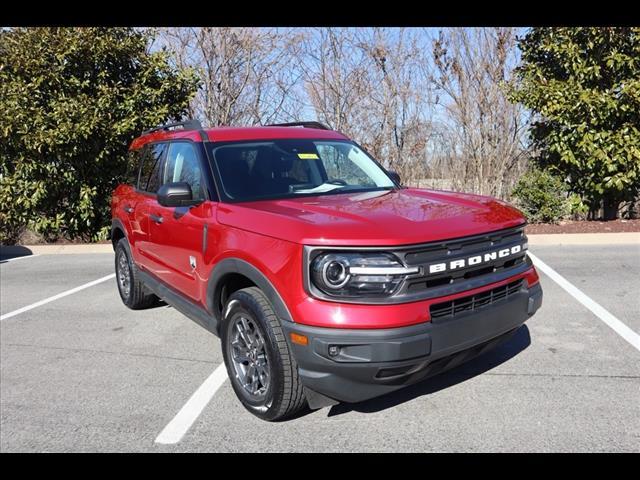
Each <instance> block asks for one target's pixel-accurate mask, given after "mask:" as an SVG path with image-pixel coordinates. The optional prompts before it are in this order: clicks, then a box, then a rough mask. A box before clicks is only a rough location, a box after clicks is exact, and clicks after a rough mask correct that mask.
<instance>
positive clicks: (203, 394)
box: [156, 363, 227, 444]
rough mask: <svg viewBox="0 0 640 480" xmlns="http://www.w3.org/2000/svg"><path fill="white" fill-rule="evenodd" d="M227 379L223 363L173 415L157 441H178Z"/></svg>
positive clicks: (165, 442)
mask: <svg viewBox="0 0 640 480" xmlns="http://www.w3.org/2000/svg"><path fill="white" fill-rule="evenodd" d="M226 379H227V369H226V368H225V366H224V363H223V364H221V365H219V366H218V368H216V369H215V370H214V371H213V373H212V374H211V375H209V377H208V378H207V379H206V380H205V381H204V383H203V384H202V385H200V386H199V387H198V389H197V390H196V391H195V392H194V393H193V395H191V398H189V400H187V403H185V404H184V406H183V407H182V408H181V409H180V411H179V412H178V413H177V414H176V416H175V417H173V420H171V421H170V422H169V423H168V424H167V426H166V427H164V429H163V430H162V431H161V432H160V434H159V435H158V436H157V437H156V443H163V444H173V443H178V442H179V441H180V440H181V439H182V437H183V436H184V434H185V433H187V431H188V430H189V428H191V425H193V422H195V421H196V419H197V418H198V417H199V416H200V414H201V413H202V411H203V410H204V408H205V407H206V406H207V404H208V403H209V401H210V400H211V399H212V398H213V396H214V395H215V393H216V392H217V391H218V389H219V388H220V386H221V385H222V384H223V383H224V381H225V380H226Z"/></svg>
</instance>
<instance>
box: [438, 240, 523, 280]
mask: <svg viewBox="0 0 640 480" xmlns="http://www.w3.org/2000/svg"><path fill="white" fill-rule="evenodd" d="M522 250H523V245H514V246H513V247H511V248H503V249H501V250H496V251H495V252H489V253H485V254H484V255H474V256H473V257H467V258H457V259H455V260H451V261H449V262H442V263H432V264H431V265H429V267H428V271H429V273H430V274H431V273H441V272H446V271H448V270H455V269H457V268H464V267H467V266H473V265H481V264H483V263H487V262H491V261H494V260H497V259H498V258H506V257H510V256H511V255H516V254H518V253H520V252H522Z"/></svg>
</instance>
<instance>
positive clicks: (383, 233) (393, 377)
mask: <svg viewBox="0 0 640 480" xmlns="http://www.w3.org/2000/svg"><path fill="white" fill-rule="evenodd" d="M130 161H131V167H132V169H131V173H132V175H130V177H131V178H130V180H129V182H128V184H122V185H119V186H118V187H117V189H116V190H115V192H114V194H113V199H112V215H113V225H112V231H111V238H112V241H113V246H114V250H115V269H116V280H117V285H118V289H119V292H120V296H121V297H122V301H123V302H124V303H125V305H126V306H128V307H129V308H132V309H140V308H146V307H149V306H151V305H153V304H155V303H156V302H157V301H158V299H159V298H161V299H163V300H164V301H165V302H167V303H168V304H170V305H172V306H173V307H175V308H176V309H177V310H179V311H180V312H182V313H183V314H185V315H186V316H187V317H189V318H191V319H193V320H195V321H196V322H197V323H199V324H200V325H201V326H203V327H204V328H206V329H207V330H209V331H210V332H212V333H214V334H215V335H217V336H219V337H220V338H221V341H222V351H223V355H224V361H225V364H226V368H227V372H228V374H229V378H230V381H231V385H232V386H233V389H234V391H235V393H236V395H237V396H238V398H239V399H240V401H241V402H242V404H243V405H244V406H245V407H246V408H247V409H248V410H249V411H250V412H252V413H253V414H255V415H257V416H258V417H260V418H262V419H265V420H278V419H283V418H287V417H290V416H292V415H293V414H295V413H296V412H298V411H300V410H301V409H302V408H303V407H305V405H308V406H309V407H310V408H320V407H323V406H329V405H333V404H336V403H338V402H359V401H363V400H366V399H370V398H373V397H376V396H379V395H383V394H386V393H388V392H392V391H394V390H397V389H399V388H402V387H403V386H405V385H409V384H412V383H415V382H418V381H420V380H422V379H424V378H426V377H428V376H431V375H434V374H437V373H439V372H442V371H444V370H446V369H448V368H451V367H454V366H456V365H459V364H460V363H462V362H464V361H466V360H468V359H470V358H472V357H474V356H476V355H478V354H480V353H482V352H485V351H486V350H488V349H489V348H491V347H493V346H495V345H496V344H497V343H499V342H501V341H503V340H505V339H506V338H508V337H509V336H510V335H511V334H513V332H514V331H515V330H517V329H518V328H519V327H520V326H521V325H522V324H523V323H524V322H525V320H527V319H528V318H529V317H530V316H531V315H533V314H534V312H535V311H536V310H537V309H538V308H539V307H540V305H541V303H542V290H541V288H540V283H539V281H538V275H537V273H536V270H535V268H534V267H533V265H532V263H531V261H530V259H529V258H528V256H527V254H526V250H527V238H526V236H525V234H524V225H525V220H524V218H523V216H522V214H521V213H520V212H519V211H518V210H516V209H515V208H513V207H511V206H509V205H508V204H506V203H504V202H502V201H499V200H495V199H493V198H488V197H483V196H477V195H466V194H461V193H453V192H445V191H434V190H421V189H415V188H406V187H403V186H401V185H400V180H399V177H398V176H397V175H396V174H394V173H392V172H388V171H386V170H385V168H383V167H382V166H381V165H380V164H379V163H378V162H376V161H375V160H374V159H373V158H371V156H370V155H368V154H367V153H366V151H365V150H364V149H363V148H362V147H360V146H359V145H357V144H356V143H354V142H353V141H351V140H349V139H348V138H346V137H345V136H344V135H342V134H340V133H338V132H335V131H331V130H329V129H327V128H326V127H324V126H323V125H321V124H319V123H316V122H300V123H294V124H280V125H276V126H265V127H251V128H231V127H225V128H212V129H207V130H203V129H202V128H201V127H200V125H199V123H198V122H196V121H189V122H183V123H178V124H172V125H166V126H163V127H159V128H157V129H154V130H151V131H148V132H145V133H144V134H143V135H142V136H140V137H139V138H137V139H135V140H134V141H133V143H132V144H131V147H130Z"/></svg>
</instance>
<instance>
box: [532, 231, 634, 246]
mask: <svg viewBox="0 0 640 480" xmlns="http://www.w3.org/2000/svg"><path fill="white" fill-rule="evenodd" d="M527 237H528V239H529V245H640V232H618V233H546V234H542V233H540V234H537V235H534V234H530V235H527Z"/></svg>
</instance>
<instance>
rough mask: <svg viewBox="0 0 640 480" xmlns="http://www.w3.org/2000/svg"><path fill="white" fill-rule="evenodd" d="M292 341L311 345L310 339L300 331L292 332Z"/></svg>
mask: <svg viewBox="0 0 640 480" xmlns="http://www.w3.org/2000/svg"><path fill="white" fill-rule="evenodd" d="M291 341H292V342H293V343H297V344H298V345H304V346H307V345H309V339H308V338H307V337H306V336H305V335H300V334H299V333H294V332H291Z"/></svg>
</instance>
